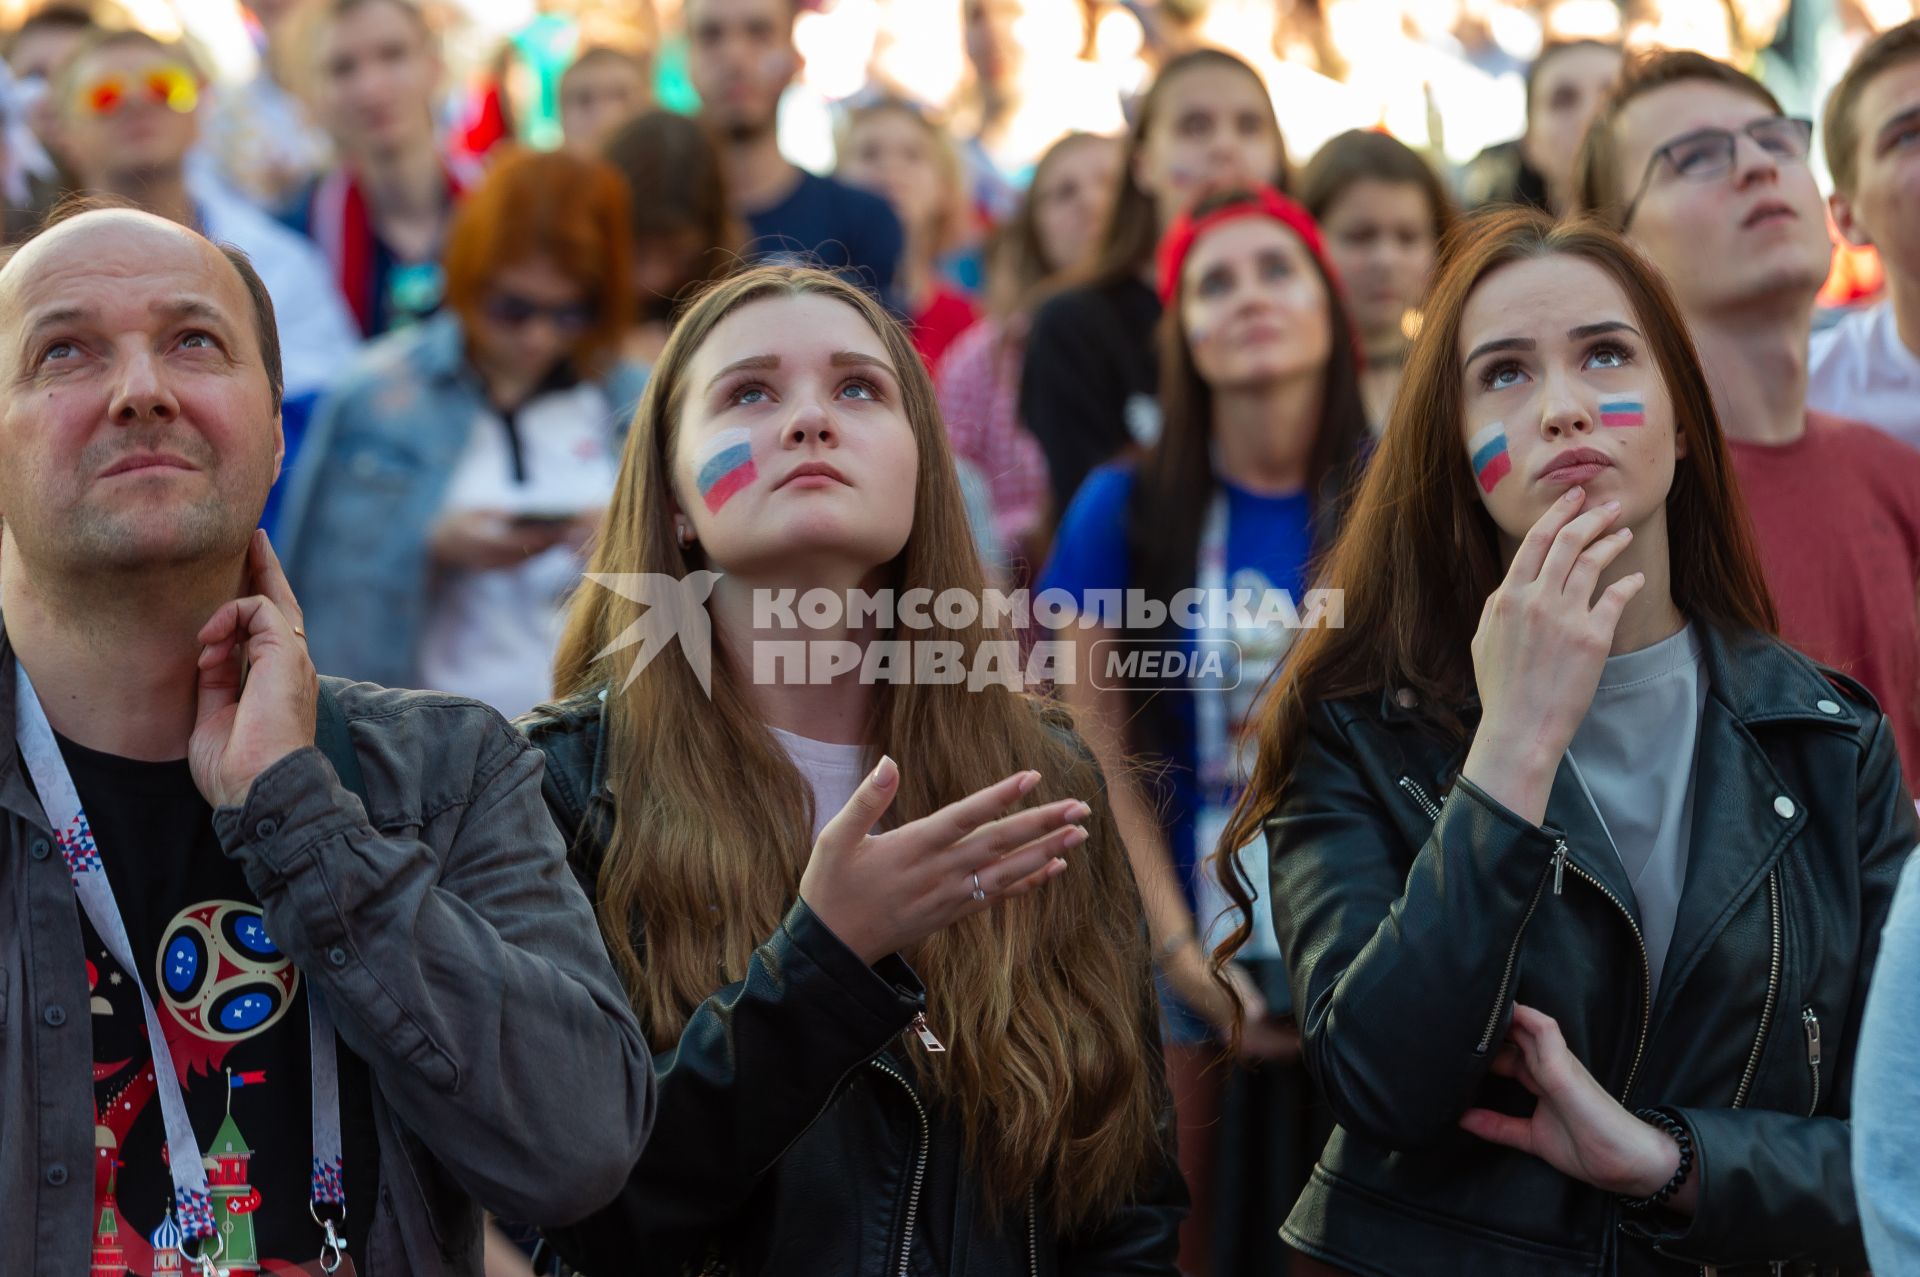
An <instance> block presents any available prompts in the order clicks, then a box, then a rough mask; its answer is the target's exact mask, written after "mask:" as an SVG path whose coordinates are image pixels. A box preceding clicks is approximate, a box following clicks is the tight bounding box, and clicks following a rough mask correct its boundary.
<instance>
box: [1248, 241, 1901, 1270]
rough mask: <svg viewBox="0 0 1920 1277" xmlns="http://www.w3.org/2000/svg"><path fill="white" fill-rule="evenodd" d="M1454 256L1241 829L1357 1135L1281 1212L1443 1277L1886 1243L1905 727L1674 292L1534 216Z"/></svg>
mask: <svg viewBox="0 0 1920 1277" xmlns="http://www.w3.org/2000/svg"><path fill="white" fill-rule="evenodd" d="M1447 262H1448V264H1447V265H1446V267H1445V268H1444V270H1443V273H1442V276H1441V278H1440V279H1439V280H1438V281H1437V283H1436V285H1435V287H1434V289H1433V292H1432V294H1431V296H1430V298H1429V302H1428V306H1427V311H1426V322H1425V326H1424V327H1423V328H1422V330H1421V332H1420V335H1419V337H1418V338H1417V339H1416V340H1415V342H1414V345H1413V348H1412V350H1411V352H1410V354H1409V358H1408V364H1407V372H1406V380H1405V382H1404V383H1403V387H1402V391H1403V393H1402V394H1401V395H1400V396H1399V399H1398V401H1397V404H1396V407H1395V409H1394V414H1393V417H1392V420H1391V422H1390V424H1389V426H1388V428H1387V430H1386V433H1385V436H1384V438H1383V439H1382V442H1381V444H1380V448H1379V451H1378V452H1377V453H1376V454H1375V457H1374V460H1373V462H1372V465H1371V467H1370V469H1369V471H1368V475H1367V478H1366V479H1365V481H1364V482H1363V484H1362V486H1361V489H1360V491H1359V493H1358V494H1357V496H1356V498H1355V500H1354V504H1353V507H1352V510H1351V512H1350V513H1349V516H1348V521H1347V524H1346V528H1345V531H1344V533H1343V534H1342V535H1341V537H1340V539H1339V540H1338V541H1337V542H1336V543H1335V546H1334V549H1333V554H1332V558H1331V560H1330V562H1329V564H1328V567H1327V569H1326V572H1325V573H1324V576H1323V578H1322V584H1324V585H1328V586H1331V587H1335V588H1340V589H1343V590H1344V591H1345V596H1344V602H1345V625H1344V627H1343V628H1338V629H1324V630H1314V631H1310V632H1308V633H1306V634H1304V635H1303V636H1302V638H1301V641H1300V642H1299V644H1297V645H1296V647H1295V648H1294V650H1293V653H1292V655H1291V658H1290V660H1289V661H1288V663H1287V664H1286V665H1285V666H1284V667H1283V670H1282V674H1281V677H1280V680H1279V682H1278V683H1277V684H1276V686H1275V689H1274V692H1273V694H1272V697H1271V699H1270V700H1269V702H1268V703H1267V705H1266V707H1265V712H1264V718H1263V721H1262V724H1261V727H1260V746H1261V749H1260V759H1259V764H1258V767H1257V769H1256V772H1255V775H1254V778H1253V781H1252V783H1251V785H1250V786H1249V788H1248V790H1247V794H1246V797H1245V799H1244V801H1243V802H1242V804H1241V806H1240V808H1239V809H1238V811H1237V812H1236V813H1235V817H1234V821H1233V823H1232V826H1231V828H1230V832H1229V835H1228V838H1227V839H1226V840H1225V841H1224V842H1223V844H1222V845H1223V846H1237V845H1239V844H1240V843H1241V842H1243V841H1244V840H1245V839H1246V838H1248V837H1252V836H1254V835H1256V834H1259V833H1261V832H1262V831H1264V833H1265V835H1266V838H1267V840H1268V845H1269V848H1270V853H1271V854H1270V866H1271V869H1270V877H1271V882H1270V884H1269V885H1270V888H1271V891H1272V900H1273V902H1274V904H1273V907H1274V914H1273V917H1274V925H1275V931H1276V933H1277V938H1278V941H1279V944H1280V948H1281V951H1282V952H1283V953H1284V954H1285V955H1286V961H1287V964H1288V968H1289V971H1290V975H1291V984H1292V988H1293V996H1294V1002H1295V1006H1296V1008H1297V1009H1298V1014H1299V1018H1300V1024H1301V1029H1302V1034H1303V1038H1304V1042H1305V1051H1306V1059H1307V1063H1308V1067H1309V1068H1310V1069H1311V1070H1312V1071H1313V1073H1314V1076H1315V1078H1316V1080H1317V1081H1318V1083H1319V1084H1320V1087H1321V1089H1322V1091H1323V1092H1324V1094H1325V1095H1326V1098H1327V1101H1328V1103H1329V1104H1330V1105H1331V1107H1332V1109H1333V1112H1334V1115H1335V1117H1336V1119H1337V1122H1338V1127H1337V1129H1336V1130H1335V1132H1334V1134H1333V1137H1332V1139H1331V1140H1330V1141H1329V1142H1328V1144H1327V1148H1326V1151H1325V1153H1324V1155H1323V1156H1322V1158H1321V1163H1320V1166H1319V1167H1318V1168H1317V1169H1316V1170H1315V1172H1314V1178H1313V1182H1312V1183H1311V1184H1310V1185H1309V1186H1308V1188H1307V1191H1306V1193H1305V1194H1304V1195H1303V1196H1302V1197H1301V1199H1300V1201H1299V1203H1298V1204H1297V1205H1296V1206H1295V1208H1294V1211H1293V1214H1292V1215H1291V1217H1290V1218H1289V1219H1288V1221H1287V1225H1286V1228H1285V1231H1284V1236H1285V1237H1286V1239H1287V1240H1288V1242H1289V1243H1290V1244H1291V1245H1293V1246H1294V1247H1296V1248H1297V1249H1298V1250H1300V1251H1302V1252H1304V1253H1305V1254H1306V1255H1307V1256H1309V1257H1310V1258H1311V1262H1312V1263H1313V1264H1315V1265H1316V1266H1317V1270H1319V1271H1325V1270H1326V1269H1327V1268H1328V1267H1330V1268H1331V1269H1332V1270H1333V1271H1336V1272H1348V1273H1361V1274H1374V1273H1394V1274H1412V1275H1415V1277H1418V1275H1420V1274H1440V1273H1460V1272H1473V1273H1480V1274H1515V1275H1516V1277H1518V1275H1519V1274H1528V1275H1529V1277H1539V1275H1541V1274H1547V1275H1561V1274H1564V1275H1565V1277H1573V1275H1574V1274H1591V1273H1594V1272H1596V1271H1609V1272H1618V1273H1622V1274H1636V1275H1637V1274H1659V1273H1675V1274H1679V1273H1688V1272H1697V1271H1699V1269H1700V1268H1701V1267H1703V1266H1704V1267H1707V1268H1708V1269H1710V1270H1717V1271H1718V1272H1720V1273H1722V1274H1728V1273H1747V1272H1754V1273H1767V1272H1773V1273H1782V1272H1793V1273H1800V1272H1813V1271H1817V1270H1831V1269H1833V1268H1835V1267H1838V1268H1839V1269H1841V1270H1846V1271H1850V1270H1854V1269H1860V1268H1864V1266H1865V1262H1866V1261H1865V1255H1864V1252H1863V1250H1862V1246H1861V1234H1860V1221H1859V1214H1858V1209H1857V1207H1856V1205H1855V1200H1854V1193H1853V1187H1852V1181H1851V1176H1850V1173H1849V1170H1848V1155H1849V1145H1850V1137H1849V1131H1848V1124H1847V1118H1848V1114H1849V1106H1850V1103H1851V1098H1852V1074H1853V1057H1854V1038H1855V1034H1856V1031H1857V1028H1858V1025H1859V1020H1860V1015H1861V1009H1862V1003H1863V999H1864V996H1865V992H1866V988H1867V983H1868V979H1869V977H1870V976H1871V974H1872V971H1873V965H1874V958H1875V955H1876V952H1877V946H1878V943H1879V934H1880V926H1881V922H1882V921H1883V919H1884V918H1885V916H1886V911H1887V907H1888V902H1889V899H1890V897H1891V896H1892V893H1893V889H1894V884H1895V881H1896V878H1897V876H1898V873H1899V870H1900V866H1901V863H1902V861H1903V860H1904V858H1905V856H1906V853H1907V852H1908V851H1909V850H1910V849H1911V848H1912V847H1913V845H1914V843H1915V840H1916V826H1915V817H1914V808H1913V802H1912V800H1911V799H1910V798H1909V797H1908V796H1907V794H1906V791H1905V789H1904V787H1903V785H1902V782H1901V779H1900V771H1899V763H1898V759H1897V758H1896V755H1895V750H1894V746H1893V743H1892V739H1891V737H1890V735H1889V732H1888V728H1887V724H1886V720H1885V718H1884V716H1883V715H1882V714H1881V713H1880V711H1879V710H1878V708H1877V707H1876V706H1875V704H1874V702H1873V700H1872V698H1871V697H1870V696H1869V695H1868V693H1867V692H1866V691H1865V690H1864V689H1862V688H1861V687H1860V685H1859V684H1857V683H1855V682H1854V681H1852V680H1851V679H1849V678H1847V677H1846V676H1844V675H1842V674H1839V673H1837V672H1835V671H1832V670H1827V669H1823V668H1821V667H1819V666H1816V665H1815V664H1813V663H1812V662H1811V661H1809V660H1807V659H1806V658H1804V657H1802V656H1800V655H1799V654H1798V653H1796V652H1794V651H1793V650H1791V649H1790V648H1788V647H1786V646H1785V645H1783V644H1781V643H1780V642H1779V641H1778V640H1777V639H1775V638H1774V637H1773V635H1772V630H1773V608H1772V605H1771V603H1770V601H1769V600H1768V597H1767V594H1766V590H1765V586H1764V584H1763V583H1762V578H1761V575H1760V571H1759V569H1758V566H1757V564H1756V563H1755V560H1754V553H1753V548H1752V545H1751V542H1750V539H1749V536H1748V533H1747V530H1746V520H1745V515H1744V512H1743V511H1742V509H1741V507H1740V503H1739V498H1738V494H1737V491H1736V489H1735V487H1734V484H1733V480H1732V473H1731V470H1730V469H1729V467H1728V462H1727V449H1726V445H1725V443H1724V441H1723V438H1722V435H1721V431H1720V426H1719V423H1718V421H1717V420H1716V418H1715V416H1714V412H1713V407H1712V399H1711V396H1710V394H1709V393H1708V390H1707V385H1706V381H1705V378H1704V376H1703V375H1702V372H1701V369H1700V363H1699V360H1698V358H1697V356H1696V355H1695V352H1694V350H1693V347H1692V345H1691V342H1690V340H1689V338H1688V336H1687V332H1686V328H1685V326H1684V324H1683V323H1682V321H1681V318H1680V316H1679V314H1678V313H1677V311H1676V310H1675V307H1674V304H1673V301H1672V298H1671V296H1670V295H1669V293H1668V291H1667V288H1666V285H1665V283H1664V281H1663V280H1662V279H1661V278H1660V276H1659V275H1658V274H1657V273H1656V272H1655V271H1654V270H1653V269H1652V268H1651V267H1650V266H1648V265H1647V264H1646V262H1645V261H1644V260H1643V259H1641V258H1640V257H1639V256H1638V255H1637V254H1636V253H1635V252H1634V251H1633V250H1632V249H1630V248H1629V247H1628V246H1627V245H1626V244H1625V242H1624V241H1622V240H1620V239H1619V238H1618V237H1616V236H1614V235H1613V234H1611V233H1610V232H1607V231H1605V230H1602V229H1598V228H1597V227H1595V226H1593V225H1590V224H1582V223H1573V224H1568V225H1562V226H1560V227H1557V228H1556V227H1554V226H1553V225H1552V224H1550V223H1549V222H1547V221H1546V220H1545V219H1544V218H1543V217H1541V216H1540V215H1538V214H1532V213H1524V212H1518V211H1513V212H1506V213H1502V214H1498V215H1494V216H1492V217H1490V218H1487V219H1483V220H1478V221H1476V222H1475V223H1473V224H1472V225H1471V226H1470V227H1469V229H1468V230H1467V232H1466V233H1465V234H1464V235H1463V236H1461V237H1460V239H1459V240H1457V241H1456V243H1455V244H1454V246H1453V248H1452V251H1451V253H1450V254H1449V255H1448V258H1447ZM1218 863H1219V864H1220V865H1221V866H1222V867H1224V868H1225V869H1226V870H1227V871H1228V873H1229V881H1228V886H1229V890H1230V892H1232V893H1233V894H1234V895H1235V896H1236V897H1237V898H1238V900H1239V901H1240V903H1241V905H1242V907H1243V909H1244V907H1245V906H1246V904H1247V899H1248V884H1247V883H1246V882H1245V881H1244V880H1242V879H1240V878H1238V877H1235V876H1232V871H1233V868H1234V866H1235V865H1236V864H1237V863H1238V862H1237V861H1235V860H1231V859H1230V860H1226V861H1222V862H1218ZM1245 934H1246V928H1245V926H1244V925H1243V927H1242V930H1241V933H1240V935H1239V936H1238V937H1236V938H1234V939H1230V940H1229V942H1228V944H1227V945H1226V946H1224V947H1223V950H1222V953H1223V955H1224V953H1226V952H1230V951H1231V950H1232V948H1233V947H1234V944H1235V941H1236V940H1243V939H1244V938H1245Z"/></svg>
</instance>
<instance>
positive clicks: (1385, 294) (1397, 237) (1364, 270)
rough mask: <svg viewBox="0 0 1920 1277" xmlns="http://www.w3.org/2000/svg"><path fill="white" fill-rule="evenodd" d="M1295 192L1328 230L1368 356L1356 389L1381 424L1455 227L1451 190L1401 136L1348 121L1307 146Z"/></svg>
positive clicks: (1330, 254) (1379, 426)
mask: <svg viewBox="0 0 1920 1277" xmlns="http://www.w3.org/2000/svg"><path fill="white" fill-rule="evenodd" d="M1300 202H1301V203H1302V204H1304V205H1306V206H1307V211H1308V212H1309V213H1312V214H1313V219H1314V220H1315V221H1316V222H1318V223H1320V226H1321V229H1322V230H1324V231H1325V232H1326V236H1327V256H1328V257H1330V258H1331V259H1332V260H1333V267H1334V269H1335V270H1337V271H1339V272H1340V281H1341V283H1343V284H1344V285H1345V286H1346V295H1347V304H1348V305H1349V306H1351V307H1352V308H1353V322H1354V327H1355V328H1356V329H1358V330H1359V333H1360V342H1361V345H1362V346H1363V347H1364V349H1365V350H1366V356H1367V359H1366V368H1365V370H1364V371H1363V372H1362V373H1361V374H1360V396H1361V398H1362V399H1363V400H1364V401H1365V402H1366V405H1367V421H1368V423H1369V424H1370V425H1372V427H1373V429H1374V431H1375V433H1378V432H1379V431H1380V430H1381V429H1382V428H1384V427H1385V425H1386V423H1387V412H1388V410H1389V409H1390V408H1392V406H1393V396H1394V394H1395V392H1397V391H1398V390H1399V388H1400V373H1401V370H1402V369H1403V368H1405V367H1406V362H1407V344H1408V342H1409V340H1410V334H1411V333H1413V332H1416V331H1418V329H1419V322H1420V299H1421V298H1422V297H1424V296H1425V295H1426V291H1427V283H1428V281H1429V279H1430V278H1431V276H1432V274H1433V261H1434V257H1435V256H1436V254H1437V253H1438V251H1439V248H1440V241H1441V240H1443V239H1445V238H1446V236H1447V232H1448V231H1450V230H1452V229H1453V217H1454V213H1453V199H1452V197H1450V196H1449V195H1448V194H1447V188H1446V187H1445V186H1444V185H1443V184H1442V183H1441V181H1440V175H1439V174H1438V173H1436V172H1434V171H1433V166H1432V165H1431V164H1428V163H1427V161H1426V160H1424V159H1422V158H1421V157H1420V156H1419V155H1418V154H1417V153H1416V152H1414V151H1413V150H1412V149H1410V148H1409V147H1408V146H1406V144H1405V143H1403V142H1400V141H1399V140H1397V139H1396V138H1393V137H1391V136H1389V135H1388V134H1385V133H1376V132H1374V131H1373V130H1372V129H1351V130H1349V131H1347V132H1345V133H1342V134H1340V135H1339V136H1338V137H1336V138H1334V139H1333V140H1332V141H1330V142H1328V143H1327V144H1326V145H1325V146H1323V147H1321V148H1320V149H1319V150H1318V151H1315V152H1314V155H1313V159H1312V160H1310V161H1308V163H1307V167H1306V169H1305V170H1304V171H1303V172H1302V173H1301V174H1300Z"/></svg>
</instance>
